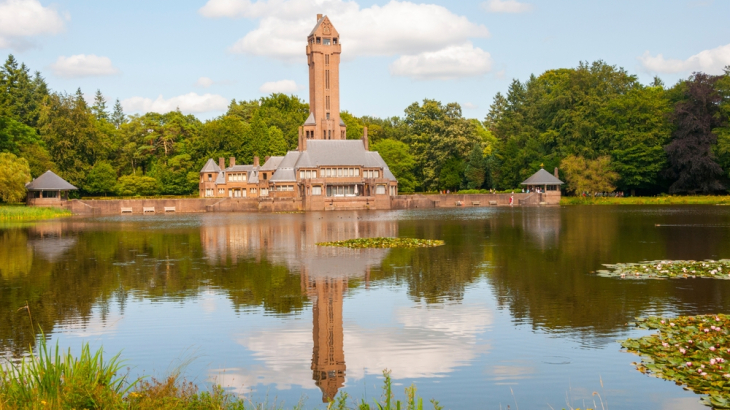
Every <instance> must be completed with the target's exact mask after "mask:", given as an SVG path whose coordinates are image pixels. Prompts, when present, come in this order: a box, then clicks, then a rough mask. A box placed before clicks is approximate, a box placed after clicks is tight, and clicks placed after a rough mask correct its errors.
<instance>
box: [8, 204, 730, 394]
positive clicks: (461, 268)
mask: <svg viewBox="0 0 730 410" xmlns="http://www.w3.org/2000/svg"><path fill="white" fill-rule="evenodd" d="M728 226H730V209H726V208H721V207H681V208H669V207H665V208H648V207H639V208H631V207H623V208H615V207H593V208H588V207H586V208H581V207H573V208H562V209H561V208H530V209H485V208H480V209H463V210H448V211H444V210H424V211H398V212H359V213H358V212H337V213H322V214H316V213H310V214H283V215H277V214H270V215H267V214H261V215H259V214H218V215H176V216H170V215H158V216H150V217H143V216H139V217H137V216H134V217H109V218H97V219H71V220H64V221H58V222H44V223H39V224H36V225H34V226H30V227H23V228H15V229H2V230H0V351H2V352H10V353H11V354H12V355H13V356H15V357H18V356H20V355H22V354H23V353H24V352H26V351H27V349H28V346H30V345H31V344H32V343H33V342H34V340H35V338H36V337H37V336H38V327H37V326H40V327H41V328H42V329H43V330H44V331H45V332H46V333H47V334H54V333H55V334H66V335H70V336H73V337H83V338H90V339H94V340H97V339H98V340H103V341H113V340H116V338H118V339H119V340H124V341H126V342H127V343H125V344H122V345H121V346H120V347H121V348H124V349H125V357H129V358H131V360H137V359H139V360H143V359H140V358H149V357H150V354H149V349H150V348H149V347H146V346H145V344H144V342H145V338H146V336H147V335H146V334H145V332H144V331H143V330H140V329H141V324H140V323H134V324H127V325H125V321H129V320H131V319H128V317H137V318H140V317H142V318H146V320H148V321H149V322H148V323H149V328H152V329H154V328H156V327H160V326H165V328H164V329H165V330H164V331H160V334H162V336H161V339H160V342H159V344H160V345H163V346H164V345H166V344H173V343H177V344H179V345H183V346H185V347H189V346H190V345H191V344H193V343H194V342H192V341H191V340H197V339H195V337H196V334H197V333H199V330H198V327H199V326H201V323H195V322H194V320H193V319H187V317H188V316H189V317H190V318H193V317H195V318H199V319H198V320H199V321H205V322H206V323H205V325H206V328H207V329H209V331H210V332H211V333H213V334H215V336H214V337H212V338H211V341H210V342H208V341H207V340H206V341H205V343H209V344H203V346H204V350H205V351H206V352H209V354H210V355H211V356H213V357H214V359H211V360H212V361H211V362H215V364H214V365H210V368H207V367H206V368H203V369H201V370H200V373H198V374H196V375H199V374H205V375H207V376H210V377H211V378H215V380H216V381H218V382H220V383H222V384H223V385H226V386H230V387H231V388H233V389H235V390H236V391H239V392H241V393H246V392H247V391H248V390H247V389H251V388H252V387H253V388H256V386H274V387H275V388H276V389H278V391H284V390H286V389H292V390H296V389H304V390H307V389H316V391H317V393H316V401H317V402H319V401H320V395H321V399H322V400H327V399H328V398H331V397H333V396H334V395H335V394H336V393H337V392H338V391H340V390H342V389H343V388H348V389H349V388H356V387H357V386H361V385H362V384H363V383H364V380H372V379H373V378H374V377H375V375H378V374H380V372H381V371H382V370H383V369H385V368H389V369H391V370H392V374H393V377H394V378H395V379H397V380H419V381H418V383H419V386H420V385H421V383H424V380H434V381H443V383H444V386H447V385H448V386H450V388H452V389H456V390H453V391H452V390H448V389H447V388H446V387H444V390H443V391H440V392H438V393H439V394H434V396H441V395H445V396H446V397H452V398H454V400H456V402H457V403H461V404H463V406H455V407H473V406H474V405H475V403H477V402H479V401H473V402H469V401H468V400H467V399H466V398H468V397H470V396H469V394H468V392H470V391H471V392H473V391H483V390H485V389H486V390H489V389H490V388H491V389H498V387H495V386H502V385H503V384H510V385H511V386H514V385H522V386H523V388H524V387H527V389H528V390H529V389H535V390H536V391H543V390H540V389H538V388H536V387H535V386H537V385H539V384H540V383H549V382H550V380H552V379H557V380H568V379H569V378H570V377H575V376H577V375H578V374H581V375H582V374H583V373H581V372H582V371H585V369H586V368H587V369H590V371H593V369H596V368H605V367H608V368H609V370H607V371H606V373H607V374H609V373H610V370H611V369H613V367H611V366H613V364H612V363H607V362H600V361H599V360H598V359H593V358H594V357H596V355H597V354H598V355H600V354H605V352H606V351H611V352H615V351H617V350H618V348H617V347H616V345H615V343H614V341H615V339H616V338H617V336H619V335H620V334H621V333H626V332H627V331H628V328H627V327H626V326H625V323H626V322H627V321H629V320H630V319H631V318H632V317H634V316H639V315H645V314H647V313H659V312H664V313H689V314H698V313H709V312H716V311H727V310H728V309H730V283H728V282H724V281H723V282H718V281H709V280H701V281H645V282H636V281H622V280H618V279H609V278H600V277H597V276H595V275H592V274H591V273H590V272H591V271H594V270H596V269H599V268H600V267H601V265H602V264H604V263H615V262H633V261H640V260H646V259H704V258H715V259H716V258H727V257H730V248H728V247H727V243H728V240H729V239H730V237H729V234H730V232H729V231H728V229H727V227H728ZM368 236H401V237H417V238H432V239H443V240H445V241H446V245H445V246H442V247H438V248H433V249H417V250H403V249H395V250H383V249H370V250H349V249H340V248H323V247H318V246H316V243H317V242H320V241H331V240H340V239H349V238H354V237H368ZM26 301H27V302H28V304H29V306H30V307H31V311H32V312H33V317H34V325H36V327H31V326H30V323H29V322H28V317H27V315H24V314H23V313H22V312H21V313H18V311H17V309H18V308H19V307H21V306H24V305H25V304H26ZM165 309H168V310H165ZM175 309H177V310H175ZM160 312H162V313H165V314H168V315H169V316H164V315H161V316H158V315H159V314H160ZM135 315H137V316H135ZM175 315H182V316H183V317H184V318H185V320H182V321H181V323H180V324H176V325H175V326H173V325H172V324H168V323H160V322H162V321H164V320H165V319H160V318H159V317H166V318H167V320H169V319H170V318H171V317H178V316H175ZM310 315H311V318H310ZM500 317H501V318H502V319H500ZM222 318H227V319H225V320H224V319H222ZM137 320H140V319H137ZM186 321H187V322H189V323H186ZM175 323H177V322H175ZM523 327H524V328H526V329H527V333H520V332H521V330H520V329H522V328H523ZM230 329H234V330H230ZM231 332H232V333H231ZM229 333H230V334H229ZM229 342H230V345H231V346H229V347H227V348H226V349H228V350H225V352H226V353H223V352H219V351H218V349H219V347H220V346H227V343H229ZM120 343H121V342H120ZM201 343H203V342H201ZM571 343H575V344H571ZM576 344H577V345H576ZM130 345H132V346H137V347H136V349H137V350H136V351H135V350H134V348H129V346H130ZM546 346H550V347H549V350H550V351H549V353H548V352H546V351H545V349H548V347H546ZM514 351H519V352H520V353H519V354H518V355H515V354H513V352H514ZM580 352H588V353H580ZM597 352H599V353H597ZM600 352H603V353H600ZM171 354H172V353H171ZM135 355H137V356H135ZM548 355H549V356H551V357H552V356H554V357H563V358H566V357H567V358H568V359H565V361H564V362H563V361H561V362H560V363H557V364H556V360H557V359H556V360H552V359H548V358H547V356H548ZM582 355H583V356H582ZM586 357H589V358H591V360H594V361H592V362H591V361H586V360H588V359H586ZM622 359H626V360H624V361H623V362H621V363H624V362H626V363H629V362H630V361H632V360H635V358H619V359H618V360H617V361H621V360H622ZM561 360H562V359H561ZM581 360H583V361H584V362H583V363H589V364H590V366H587V367H584V368H582V370H581V371H578V372H577V373H576V368H575V367H573V366H576V363H581ZM211 362H209V363H211ZM165 364H167V363H165ZM596 364H597V365H598V366H596ZM617 366H618V365H617ZM215 367H218V369H213V368H215ZM617 368H618V367H617ZM475 369H479V370H475ZM629 370H630V367H629V366H628V365H627V366H623V367H621V370H620V371H621V372H622V373H618V372H619V370H616V372H617V373H616V374H620V375H621V378H626V377H629V373H627V372H628V371H629ZM477 373H478V375H477ZM601 373H602V374H603V371H602V372H601ZM447 376H448V377H447ZM617 378H619V377H617ZM546 380H547V381H546ZM627 380H628V379H627ZM642 380H643V379H642ZM408 383H410V381H409V382H408ZM434 383H435V382H434ZM553 383H555V385H552V389H553V390H555V389H557V390H556V391H559V390H560V389H561V388H562V387H563V386H565V385H567V382H564V381H558V382H553ZM561 383H562V384H561ZM614 383H617V382H616V381H614ZM632 383H636V381H635V380H633V381H632V382H631V383H628V386H627V387H626V388H625V391H622V393H616V395H620V394H625V395H629V394H632V392H633V390H632V389H633V388H634V387H633V384H632ZM434 386H435V384H434V385H431V386H430V387H431V388H432V389H435V387H434ZM490 386H491V387H490ZM458 389H466V390H467V394H464V391H463V390H458ZM495 391H499V390H495ZM370 393H372V391H370ZM535 394H537V393H535ZM589 396H590V395H589ZM461 397H464V399H462V398H461ZM459 400H466V401H465V402H459ZM525 400H528V399H525ZM540 400H542V399H541V398H539V397H536V398H535V401H534V402H533V403H544V401H540ZM659 401H663V399H662V400H659ZM552 403H553V405H555V403H556V401H553V402H552ZM520 404H522V403H520ZM536 405H537V404H536Z"/></svg>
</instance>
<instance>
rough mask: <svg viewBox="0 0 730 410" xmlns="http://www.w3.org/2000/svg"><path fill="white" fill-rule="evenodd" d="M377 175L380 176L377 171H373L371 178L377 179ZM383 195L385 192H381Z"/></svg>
mask: <svg viewBox="0 0 730 410" xmlns="http://www.w3.org/2000/svg"><path fill="white" fill-rule="evenodd" d="M378 175H380V173H379V172H378V171H377V170H375V171H373V178H379V176H378ZM383 193H385V192H383Z"/></svg>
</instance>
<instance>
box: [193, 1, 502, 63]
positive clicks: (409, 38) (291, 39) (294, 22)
mask: <svg viewBox="0 0 730 410" xmlns="http://www.w3.org/2000/svg"><path fill="white" fill-rule="evenodd" d="M323 10H326V11H327V13H328V16H329V17H330V19H332V22H333V24H334V26H335V27H336V28H337V30H338V31H339V33H340V35H341V38H342V44H343V46H342V47H343V54H342V56H343V58H345V59H350V58H353V57H357V56H389V55H399V54H409V55H415V54H419V53H424V52H434V51H439V50H443V49H444V48H447V47H450V46H453V45H458V44H463V43H465V42H466V41H467V40H468V39H470V38H482V37H488V36H489V31H488V30H487V28H486V27H484V26H483V25H480V24H476V23H472V22H470V21H469V19H467V18H466V17H464V16H458V15H456V14H454V13H452V12H451V11H449V10H448V9H447V8H445V7H442V6H438V5H435V4H415V3H411V2H407V1H396V0H392V1H390V2H389V3H387V4H385V5H384V6H379V5H373V6H371V7H369V8H360V6H359V5H358V4H357V3H356V2H354V1H345V0H319V1H315V0H259V1H256V2H251V1H250V0H209V1H208V2H207V3H206V4H205V6H203V7H202V8H201V9H200V10H199V12H200V14H202V15H203V16H206V17H246V18H250V19H258V20H259V25H258V27H257V28H255V29H254V30H252V31H250V32H249V33H248V34H246V35H245V36H244V37H243V38H241V39H240V40H238V41H237V42H236V43H235V44H234V45H233V46H231V48H230V51H231V52H233V53H246V54H253V55H261V56H267V57H273V58H276V59H280V60H284V61H299V60H302V59H304V46H305V45H306V37H307V34H308V33H309V32H310V31H311V30H312V28H313V27H314V23H315V17H316V14H317V13H321V12H322V11H323Z"/></svg>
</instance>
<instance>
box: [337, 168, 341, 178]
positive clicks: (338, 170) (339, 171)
mask: <svg viewBox="0 0 730 410" xmlns="http://www.w3.org/2000/svg"><path fill="white" fill-rule="evenodd" d="M337 176H338V177H341V176H342V168H337Z"/></svg>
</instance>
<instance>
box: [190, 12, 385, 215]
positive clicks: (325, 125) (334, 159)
mask: <svg viewBox="0 0 730 410" xmlns="http://www.w3.org/2000/svg"><path fill="white" fill-rule="evenodd" d="M341 50H342V44H341V41H340V36H339V33H338V32H337V30H336V29H335V27H334V26H333V25H332V22H331V21H330V20H329V18H328V17H327V16H322V15H321V14H319V15H317V24H316V25H315V27H314V29H313V30H312V32H311V33H310V34H309V35H308V36H307V46H306V54H307V62H308V70H309V110H310V113H309V117H308V118H307V120H306V121H305V122H304V124H302V126H300V127H299V141H298V147H297V150H296V151H289V152H287V154H286V155H284V156H274V157H267V158H265V160H264V164H263V165H260V164H259V158H257V157H254V160H253V164H251V165H236V160H235V158H230V160H229V163H228V166H227V167H226V164H225V159H223V158H220V159H219V160H218V163H217V164H216V163H215V161H214V160H213V159H212V158H211V159H209V160H208V162H207V163H206V164H205V166H204V167H203V169H201V171H200V184H199V191H200V196H201V197H204V198H205V197H209V198H231V199H233V200H243V199H244V198H245V199H246V200H254V199H255V200H257V201H274V200H291V201H294V202H295V203H296V204H298V205H297V209H301V210H329V209H343V208H345V209H390V207H391V201H390V198H392V197H394V196H396V195H398V181H397V180H396V178H395V176H393V174H392V173H391V172H390V170H389V169H388V165H387V164H386V163H385V161H383V158H382V157H381V156H380V154H378V153H377V152H374V151H370V150H369V143H368V135H367V128H365V129H364V131H363V135H362V138H360V139H359V140H347V138H346V131H347V127H346V126H345V123H344V122H343V121H342V119H341V118H340V91H339V89H340V74H339V66H340V53H341Z"/></svg>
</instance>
